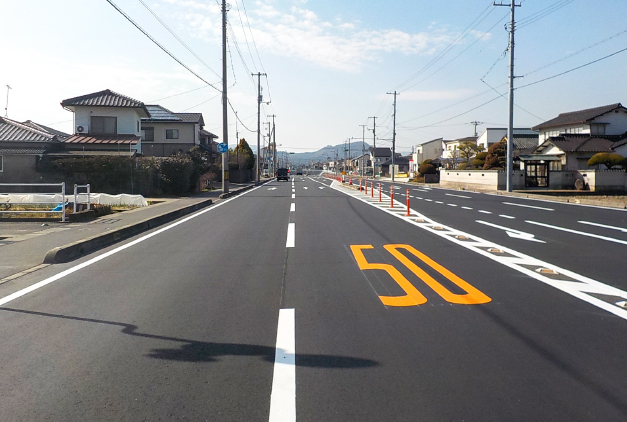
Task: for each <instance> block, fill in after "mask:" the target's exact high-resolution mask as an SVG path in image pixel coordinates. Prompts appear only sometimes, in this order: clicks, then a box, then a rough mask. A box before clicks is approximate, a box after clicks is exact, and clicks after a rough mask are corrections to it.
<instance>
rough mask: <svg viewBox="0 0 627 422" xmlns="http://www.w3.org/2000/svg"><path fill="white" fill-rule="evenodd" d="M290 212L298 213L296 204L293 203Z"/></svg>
mask: <svg viewBox="0 0 627 422" xmlns="http://www.w3.org/2000/svg"><path fill="white" fill-rule="evenodd" d="M290 212H296V204H295V203H293V202H292V205H290Z"/></svg>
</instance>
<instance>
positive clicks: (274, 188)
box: [268, 187, 276, 190]
mask: <svg viewBox="0 0 627 422" xmlns="http://www.w3.org/2000/svg"><path fill="white" fill-rule="evenodd" d="M268 190H276V187H273V188H268Z"/></svg>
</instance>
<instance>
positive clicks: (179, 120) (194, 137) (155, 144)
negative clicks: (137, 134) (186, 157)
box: [141, 105, 218, 157]
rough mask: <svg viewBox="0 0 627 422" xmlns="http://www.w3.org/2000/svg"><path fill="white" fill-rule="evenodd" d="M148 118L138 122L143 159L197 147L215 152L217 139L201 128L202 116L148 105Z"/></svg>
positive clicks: (202, 124)
mask: <svg viewBox="0 0 627 422" xmlns="http://www.w3.org/2000/svg"><path fill="white" fill-rule="evenodd" d="M146 108H147V109H148V112H149V114H150V115H149V116H148V117H145V118H142V120H141V136H142V152H143V154H144V155H145V156H154V157H168V156H170V155H172V154H175V153H177V152H187V151H189V150H190V148H192V147H194V146H200V147H201V148H203V149H204V150H205V151H207V152H211V153H214V152H215V147H214V144H215V142H214V139H217V138H218V137H217V136H216V135H214V134H213V133H211V132H209V131H206V130H204V129H203V127H204V125H205V122H204V120H203V117H202V113H174V112H172V111H170V110H168V109H167V108H165V107H162V106H160V105H147V106H146Z"/></svg>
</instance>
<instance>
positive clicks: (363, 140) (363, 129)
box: [359, 125, 368, 177]
mask: <svg viewBox="0 0 627 422" xmlns="http://www.w3.org/2000/svg"><path fill="white" fill-rule="evenodd" d="M359 126H361V166H360V167H361V177H364V155H365V154H366V152H365V151H366V126H368V125H359Z"/></svg>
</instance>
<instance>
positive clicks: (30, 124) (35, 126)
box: [22, 120, 70, 138]
mask: <svg viewBox="0 0 627 422" xmlns="http://www.w3.org/2000/svg"><path fill="white" fill-rule="evenodd" d="M22 124H24V125H26V126H28V127H32V128H33V129H38V130H43V131H44V132H48V133H49V134H51V135H56V136H58V137H59V138H69V137H70V134H69V133H65V132H61V131H60V130H56V129H53V128H51V127H48V126H44V125H42V124H39V123H35V122H33V121H32V120H27V121H25V122H23V123H22Z"/></svg>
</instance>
